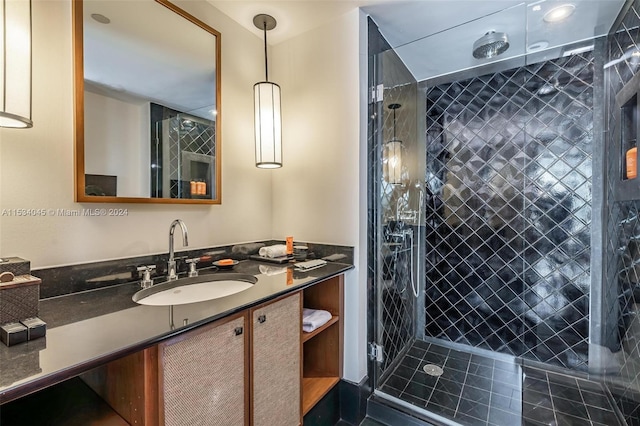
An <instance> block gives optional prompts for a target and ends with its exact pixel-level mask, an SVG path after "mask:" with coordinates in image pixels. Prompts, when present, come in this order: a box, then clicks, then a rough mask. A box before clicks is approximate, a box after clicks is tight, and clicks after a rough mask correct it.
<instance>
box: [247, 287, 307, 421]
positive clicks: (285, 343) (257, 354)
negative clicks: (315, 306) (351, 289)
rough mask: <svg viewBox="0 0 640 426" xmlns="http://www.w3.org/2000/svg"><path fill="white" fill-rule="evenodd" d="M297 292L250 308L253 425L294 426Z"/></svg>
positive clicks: (297, 362)
mask: <svg viewBox="0 0 640 426" xmlns="http://www.w3.org/2000/svg"><path fill="white" fill-rule="evenodd" d="M301 309H302V308H301V301H300V293H299V292H298V293H294V294H293V295H290V296H286V297H284V298H281V299H276V300H275V301H273V302H269V303H266V304H264V305H261V306H258V307H256V308H253V309H251V315H250V317H251V339H252V345H251V385H252V386H251V388H252V389H251V395H252V398H251V402H252V405H251V417H252V424H253V425H254V426H273V425H278V426H296V425H299V424H301V423H302V416H301V405H300V400H301V399H300V378H301V365H302V364H301V359H300V347H301V342H300V329H301V327H302V324H301V318H302V310H301Z"/></svg>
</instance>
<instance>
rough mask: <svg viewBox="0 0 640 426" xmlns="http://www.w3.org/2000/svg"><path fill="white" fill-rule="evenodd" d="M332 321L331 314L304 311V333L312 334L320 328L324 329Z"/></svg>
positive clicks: (319, 310)
mask: <svg viewBox="0 0 640 426" xmlns="http://www.w3.org/2000/svg"><path fill="white" fill-rule="evenodd" d="M330 319H331V313H330V312H328V311H323V310H321V309H307V308H304V309H303V310H302V331H304V332H305V333H311V332H312V331H313V330H315V329H316V328H318V327H322V326H323V325H325V324H326V323H327V322H328V321H329V320H330Z"/></svg>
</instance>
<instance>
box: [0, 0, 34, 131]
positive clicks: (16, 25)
mask: <svg viewBox="0 0 640 426" xmlns="http://www.w3.org/2000/svg"><path fill="white" fill-rule="evenodd" d="M0 50H1V51H0V127H12V128H28V127H32V126H33V122H32V121H31V0H0Z"/></svg>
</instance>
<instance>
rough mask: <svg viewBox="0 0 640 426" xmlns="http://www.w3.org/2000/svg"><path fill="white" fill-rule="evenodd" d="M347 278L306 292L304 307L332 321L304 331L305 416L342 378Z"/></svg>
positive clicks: (320, 285)
mask: <svg viewBox="0 0 640 426" xmlns="http://www.w3.org/2000/svg"><path fill="white" fill-rule="evenodd" d="M343 293H344V275H339V276H336V277H333V278H329V279H327V280H325V281H322V282H320V283H318V284H315V285H313V286H311V287H308V288H306V289H304V290H303V292H302V296H303V297H302V299H303V306H304V307H305V308H311V309H322V310H325V311H329V312H330V313H331V315H332V317H331V320H329V322H327V323H326V324H324V325H323V326H322V327H319V328H317V329H316V330H314V331H313V332H311V333H305V332H302V336H301V340H302V345H303V348H302V414H303V415H304V414H307V413H308V412H309V410H311V408H313V407H314V406H315V405H316V403H318V401H320V400H321V399H322V398H323V397H324V396H325V395H326V394H327V393H328V392H329V391H330V390H331V389H332V388H333V387H334V386H335V385H336V384H337V383H338V382H339V381H340V378H341V377H342V351H343V339H344V337H343V327H344V324H343V321H344V316H343V313H344V304H343V298H344V294H343Z"/></svg>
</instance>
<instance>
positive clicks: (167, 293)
mask: <svg viewBox="0 0 640 426" xmlns="http://www.w3.org/2000/svg"><path fill="white" fill-rule="evenodd" d="M257 281H258V279H257V278H256V277H254V276H253V275H248V274H233V273H230V274H224V273H222V274H210V275H201V276H198V277H193V278H180V279H178V280H175V281H167V282H164V283H161V284H156V285H154V286H151V287H149V288H145V289H143V290H140V291H139V292H137V293H136V294H134V295H133V297H132V299H133V301H134V302H136V303H139V304H141V305H152V306H168V305H184V304H186V303H196V302H204V301H206V300H212V299H219V298H221V297H225V296H230V295H232V294H236V293H240V292H241V291H244V290H246V289H248V288H251V287H252V286H253V285H254V284H255V283H256V282H257Z"/></svg>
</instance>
